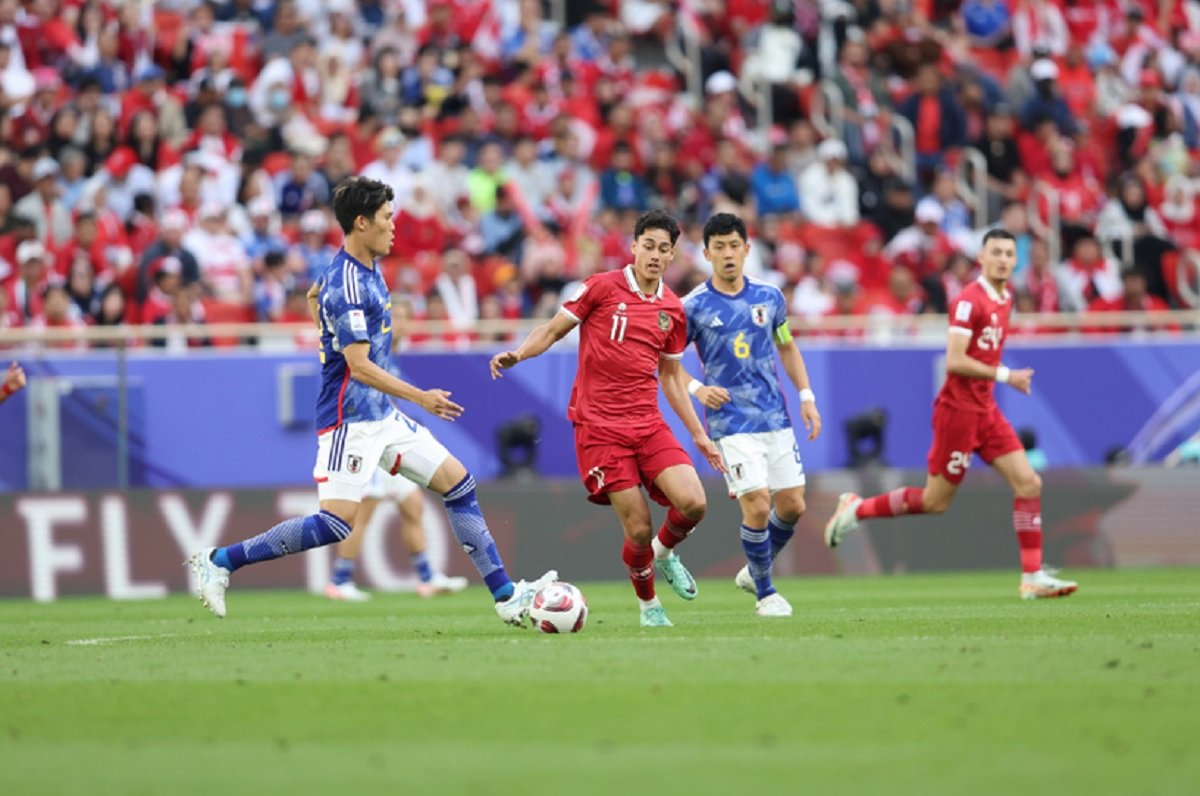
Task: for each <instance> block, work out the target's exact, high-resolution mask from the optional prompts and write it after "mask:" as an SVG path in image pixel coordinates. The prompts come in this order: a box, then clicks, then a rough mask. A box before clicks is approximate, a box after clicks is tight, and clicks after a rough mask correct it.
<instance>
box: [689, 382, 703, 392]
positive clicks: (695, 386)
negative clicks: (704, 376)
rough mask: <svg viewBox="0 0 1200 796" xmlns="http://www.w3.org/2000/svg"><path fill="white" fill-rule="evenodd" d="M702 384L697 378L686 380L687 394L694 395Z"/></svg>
mask: <svg viewBox="0 0 1200 796" xmlns="http://www.w3.org/2000/svg"><path fill="white" fill-rule="evenodd" d="M703 386H704V383H703V382H701V381H700V380H699V379H692V380H691V381H689V382H688V395H695V394H696V393H697V392H698V391H699V390H700V388H701V387H703Z"/></svg>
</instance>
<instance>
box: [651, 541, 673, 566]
mask: <svg viewBox="0 0 1200 796" xmlns="http://www.w3.org/2000/svg"><path fill="white" fill-rule="evenodd" d="M650 547H651V548H653V550H654V557H655V558H657V559H658V560H659V561H662V560H663V559H665V558H670V556H671V548H669V547H667V546H666V545H665V544H663V543H662V542H660V541H658V537H657V536H655V537H654V538H653V539H651V540H650Z"/></svg>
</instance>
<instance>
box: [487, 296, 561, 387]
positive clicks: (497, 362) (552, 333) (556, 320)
mask: <svg viewBox="0 0 1200 796" xmlns="http://www.w3.org/2000/svg"><path fill="white" fill-rule="evenodd" d="M575 324H576V321H575V320H574V319H573V318H570V317H568V316H567V315H565V314H563V313H561V312H560V313H558V314H556V315H555V316H554V317H553V318H551V319H550V320H548V321H546V322H545V323H543V324H542V325H541V326H539V327H537V328H536V329H534V330H533V331H532V332H530V333H529V336H528V337H526V338H525V341H524V342H522V343H521V345H520V346H518V347H517V349H516V350H515V351H501V352H500V353H499V354H496V356H494V357H492V361H491V362H489V363H488V368H489V369H490V370H491V371H492V378H493V379H498V378H500V376H501V375H502V374H501V371H503V370H508V369H509V368H511V367H513V366H514V365H516V364H517V363H518V362H521V361H524V360H526V359H532V358H533V357H536V356H541V355H542V354H544V353H546V352H547V351H549V350H550V346H552V345H554V344H555V343H557V342H558V341H559V340H561V339H563V338H564V337H566V336H567V335H568V334H570V333H571V330H572V329H574V328H575Z"/></svg>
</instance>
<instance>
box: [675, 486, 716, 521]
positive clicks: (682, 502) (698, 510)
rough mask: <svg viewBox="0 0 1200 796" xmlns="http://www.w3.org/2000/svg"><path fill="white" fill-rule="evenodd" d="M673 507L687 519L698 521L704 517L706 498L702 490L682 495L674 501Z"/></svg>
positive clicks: (706, 508)
mask: <svg viewBox="0 0 1200 796" xmlns="http://www.w3.org/2000/svg"><path fill="white" fill-rule="evenodd" d="M675 509H676V510H677V511H678V512H679V513H680V514H682V515H683V516H685V517H687V518H688V519H689V520H695V521H696V522H699V521H700V520H702V519H704V515H705V513H706V512H707V511H708V499H707V498H706V497H705V496H704V490H700V491H699V492H696V493H692V494H688V495H684V496H683V497H682V498H680V499H679V501H678V502H677V503H675Z"/></svg>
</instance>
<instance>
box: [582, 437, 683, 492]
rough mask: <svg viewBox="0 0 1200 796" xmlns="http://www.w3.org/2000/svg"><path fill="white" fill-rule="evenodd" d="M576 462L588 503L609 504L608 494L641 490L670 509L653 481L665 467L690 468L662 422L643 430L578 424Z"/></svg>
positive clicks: (676, 441)
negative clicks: (641, 487)
mask: <svg viewBox="0 0 1200 796" xmlns="http://www.w3.org/2000/svg"><path fill="white" fill-rule="evenodd" d="M575 459H576V461H577V462H578V463H579V477H580V478H581V479H583V485H584V486H585V487H587V491H588V500H590V501H591V502H593V503H600V504H608V503H609V499H608V494H607V493H609V492H620V491H621V490H622V489H633V488H635V487H638V486H644V487H645V488H646V491H647V492H649V493H650V497H651V498H652V499H653V500H654V502H655V503H658V504H659V505H661V506H667V505H670V501H668V500H667V498H666V495H664V494H663V493H662V492H661V491H659V489H658V487H656V486H655V485H654V479H655V478H658V476H659V474H660V473H661V472H662V471H663V470H665V469H667V468H668V467H674V466H675V465H677V464H686V465H688V466H689V467H690V466H691V464H692V460H691V458H690V457H689V456H688V455H687V451H685V450H684V449H683V446H682V445H680V444H679V440H677V439H676V438H675V435H674V434H672V433H671V429H670V428H668V427H667V424H666V423H665V422H663V421H659V422H658V423H657V424H654V425H650V426H644V427H642V428H620V427H617V426H596V425H585V424H579V423H577V424H576V425H575Z"/></svg>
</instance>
